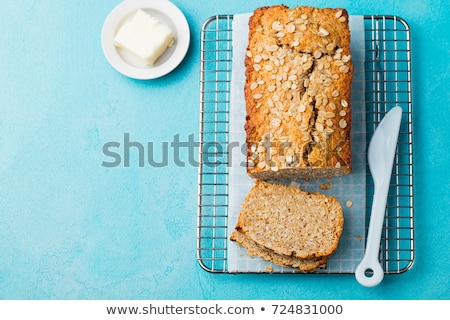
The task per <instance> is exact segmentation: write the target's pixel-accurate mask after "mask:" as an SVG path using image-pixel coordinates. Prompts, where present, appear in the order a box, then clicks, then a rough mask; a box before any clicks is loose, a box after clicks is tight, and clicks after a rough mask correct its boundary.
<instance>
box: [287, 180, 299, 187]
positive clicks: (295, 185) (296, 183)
mask: <svg viewBox="0 0 450 320" xmlns="http://www.w3.org/2000/svg"><path fill="white" fill-rule="evenodd" d="M289 187H292V188H300V183H298V182H296V181H291V183H289Z"/></svg>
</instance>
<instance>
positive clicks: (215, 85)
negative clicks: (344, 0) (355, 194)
mask: <svg viewBox="0 0 450 320" xmlns="http://www.w3.org/2000/svg"><path fill="white" fill-rule="evenodd" d="M232 21H233V15H217V16H213V17H211V18H209V19H208V20H207V21H205V23H204V24H203V28H202V33H201V73H200V128H199V142H200V145H199V147H200V148H199V150H200V154H199V160H200V166H199V179H198V182H199V183H198V225H197V260H198V262H199V264H200V266H201V267H202V268H203V269H205V270H207V271H209V272H213V273H228V272H230V271H229V269H228V264H227V262H228V261H227V259H228V257H227V251H228V245H229V241H228V230H227V220H228V204H229V169H230V154H229V147H230V141H229V123H230V85H231V64H232ZM364 33H365V34H364V36H365V59H364V69H365V72H364V73H365V74H364V77H365V84H364V87H365V88H364V97H365V108H366V114H365V128H366V133H365V135H366V137H365V141H366V143H367V144H368V142H369V141H370V138H371V136H372V134H373V132H374V130H375V128H376V126H377V124H378V123H379V121H380V120H381V119H382V118H383V116H384V115H385V114H386V112H387V111H388V110H389V109H390V108H392V107H393V106H395V105H398V106H400V107H402V109H403V116H402V123H401V127H400V134H399V138H398V147H397V153H396V158H395V163H394V168H393V174H392V178H391V184H390V188H389V194H388V201H387V208H386V216H385V222H384V227H383V233H382V239H381V244H380V251H379V257H380V261H381V264H382V266H383V268H384V270H385V273H387V274H396V273H402V272H405V271H407V270H409V269H410V268H411V267H412V265H413V263H414V258H415V257H414V252H415V250H414V192H413V185H414V184H413V150H412V149H413V133H412V93H411V86H412V84H411V44H410V29H409V26H408V24H407V22H406V21H405V20H403V19H401V18H399V17H396V16H378V15H377V16H364ZM372 200H373V180H372V178H371V176H370V172H369V170H368V168H367V169H366V204H365V215H366V218H365V223H366V225H365V235H362V239H361V241H365V237H366V235H367V230H368V222H369V220H370V209H371V205H372ZM282 270H283V269H282ZM243 272H245V271H243ZM272 272H276V273H284V271H272ZM290 273H292V272H290ZM316 273H350V272H347V271H346V272H339V271H336V272H334V271H333V272H329V271H327V270H318V271H317V272H316Z"/></svg>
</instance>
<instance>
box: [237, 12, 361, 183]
mask: <svg viewBox="0 0 450 320" xmlns="http://www.w3.org/2000/svg"><path fill="white" fill-rule="evenodd" d="M353 71H354V69H353V65H352V61H351V54H350V30H349V26H348V13H347V11H346V10H345V9H331V8H323V9H319V8H314V7H306V6H302V7H295V8H292V9H290V8H288V7H287V6H284V5H279V6H266V7H261V8H258V9H256V10H255V11H254V13H253V15H252V16H251V18H250V20H249V37H248V47H247V55H246V58H245V77H246V83H245V87H244V94H245V101H246V112H247V118H246V123H245V131H246V143H247V172H248V174H249V175H250V176H251V177H253V178H257V179H260V180H270V179H297V178H322V177H328V178H330V177H334V176H341V175H345V174H348V173H349V172H350V171H351V147H350V131H351V108H350V95H351V83H352V80H353Z"/></svg>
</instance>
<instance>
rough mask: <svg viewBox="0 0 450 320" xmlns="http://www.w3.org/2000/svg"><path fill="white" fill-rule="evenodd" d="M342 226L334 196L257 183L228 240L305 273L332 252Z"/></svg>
mask: <svg viewBox="0 0 450 320" xmlns="http://www.w3.org/2000/svg"><path fill="white" fill-rule="evenodd" d="M343 224H344V217H343V213H342V207H341V205H340V203H339V202H338V201H337V200H336V198H334V197H330V196H326V195H323V194H319V193H309V192H306V191H303V190H301V189H298V188H293V187H289V186H285V185H281V184H275V183H269V182H265V181H258V180H257V181H256V182H255V185H254V186H253V188H252V189H251V190H250V192H249V193H248V195H247V197H246V199H245V201H244V203H243V205H242V211H241V212H240V214H239V218H238V222H237V224H236V228H235V230H234V232H233V234H232V236H231V240H234V241H237V242H238V243H240V244H241V245H242V246H244V247H245V248H247V249H248V250H249V251H251V252H253V253H255V254H258V255H260V256H262V257H263V258H264V259H266V260H270V261H273V262H274V263H277V264H281V265H288V264H291V265H294V264H295V267H300V266H302V267H300V269H302V270H307V269H308V266H310V267H312V266H313V265H314V266H315V267H314V268H317V267H319V266H322V265H324V264H325V263H326V258H327V257H328V256H330V255H331V254H333V253H334V252H335V250H336V248H337V246H338V243H339V239H340V236H341V234H342V231H343ZM322 258H323V259H322ZM297 259H301V260H297ZM305 264H306V265H305Z"/></svg>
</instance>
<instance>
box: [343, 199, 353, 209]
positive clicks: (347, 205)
mask: <svg viewBox="0 0 450 320" xmlns="http://www.w3.org/2000/svg"><path fill="white" fill-rule="evenodd" d="M352 205H353V201H352V200H347V202H346V203H345V206H346V207H347V208H350V207H351V206H352Z"/></svg>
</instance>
